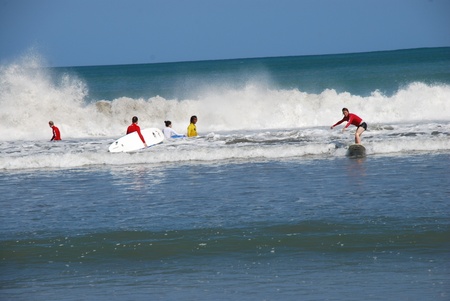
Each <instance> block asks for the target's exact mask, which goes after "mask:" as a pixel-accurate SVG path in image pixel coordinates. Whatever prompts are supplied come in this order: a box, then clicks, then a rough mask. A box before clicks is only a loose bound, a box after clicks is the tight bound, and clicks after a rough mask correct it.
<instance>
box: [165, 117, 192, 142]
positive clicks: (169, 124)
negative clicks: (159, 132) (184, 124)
mask: <svg viewBox="0 0 450 301" xmlns="http://www.w3.org/2000/svg"><path fill="white" fill-rule="evenodd" d="M164 123H165V124H166V127H165V128H164V129H163V133H164V137H166V138H167V139H169V138H181V137H186V136H185V135H181V134H178V133H177V132H175V131H174V130H173V129H172V121H170V120H166V121H164Z"/></svg>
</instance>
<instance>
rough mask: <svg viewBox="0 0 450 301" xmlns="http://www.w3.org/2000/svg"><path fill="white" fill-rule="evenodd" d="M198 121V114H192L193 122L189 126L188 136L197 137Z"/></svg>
mask: <svg viewBox="0 0 450 301" xmlns="http://www.w3.org/2000/svg"><path fill="white" fill-rule="evenodd" d="M196 123H197V116H195V115H193V116H191V123H190V124H189V126H188V128H187V136H188V137H195V136H197V127H196V126H195V124H196Z"/></svg>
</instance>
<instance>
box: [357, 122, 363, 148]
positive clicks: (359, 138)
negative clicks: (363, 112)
mask: <svg viewBox="0 0 450 301" xmlns="http://www.w3.org/2000/svg"><path fill="white" fill-rule="evenodd" d="M363 132H364V128H363V127H362V126H360V127H358V128H357V129H356V132H355V143H356V144H361V134H362V133H363Z"/></svg>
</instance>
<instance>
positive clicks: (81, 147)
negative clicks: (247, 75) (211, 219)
mask: <svg viewBox="0 0 450 301" xmlns="http://www.w3.org/2000/svg"><path fill="white" fill-rule="evenodd" d="M0 82H1V86H0V107H1V110H0V141H2V143H1V146H0V151H1V156H0V169H21V168H47V167H50V168H55V167H56V168H58V167H64V168H71V167H78V166H85V165H96V164H113V165H114V164H133V163H136V164H138V163H171V162H178V163H179V162H192V161H206V162H212V161H220V160H230V159H232V160H234V159H235V160H248V159H252V160H256V159H272V158H277V159H280V158H290V157H296V156H299V157H307V156H322V157H323V156H341V155H345V147H346V146H347V145H348V144H351V143H352V141H353V137H352V134H353V132H354V128H349V129H348V131H347V132H346V133H345V134H342V133H341V132H340V130H339V129H334V130H330V129H329V127H330V125H332V124H334V123H335V122H336V121H338V120H339V119H341V117H342V115H341V108H342V107H348V108H349V109H350V111H352V112H355V113H356V114H358V115H359V116H361V117H362V118H363V119H364V120H365V121H366V122H367V123H368V124H369V130H368V131H367V132H366V133H364V135H363V143H364V144H365V145H366V146H367V149H368V153H369V154H384V153H396V152H413V151H448V150H450V139H449V137H450V102H449V101H448V100H449V99H450V86H448V85H427V84H424V83H420V82H416V83H411V84H410V85H408V86H407V87H405V88H404V89H401V90H399V91H398V92H397V93H395V94H394V95H392V96H389V97H388V96H385V95H383V94H381V93H380V92H378V91H374V92H373V93H372V95H370V96H368V97H361V96H357V95H351V94H349V93H337V92H336V91H335V90H333V89H328V90H325V91H323V92H322V93H320V94H311V93H305V92H302V91H299V90H297V89H292V90H283V89H275V88H271V87H269V86H268V85H267V84H255V83H252V84H250V83H249V84H247V85H246V86H245V87H244V88H242V89H228V90H226V89H223V86H222V87H221V88H220V93H216V92H215V89H214V87H209V88H208V89H205V91H204V92H203V93H199V96H198V97H197V98H196V99H181V100H175V99H164V98H162V97H160V96H154V97H150V98H148V99H133V98H129V97H122V98H117V99H114V100H112V101H97V102H94V103H90V102H88V101H87V96H88V95H89V91H88V90H87V88H86V85H85V83H84V82H83V80H81V79H79V78H76V77H74V76H69V75H64V76H61V77H59V78H55V76H54V75H53V74H52V73H51V71H49V70H48V69H43V68H40V63H39V60H38V59H36V58H34V59H31V60H29V61H26V62H22V63H21V64H12V65H9V66H3V67H1V69H0ZM194 114H195V115H197V116H198V117H199V121H198V123H197V128H198V132H199V134H200V136H201V138H199V139H193V140H189V139H188V140H180V141H175V142H167V141H166V142H165V143H164V144H162V145H159V146H156V147H154V148H150V149H148V150H145V151H142V152H139V154H118V155H117V154H109V153H108V152H107V149H108V146H109V144H110V143H112V142H113V140H115V139H117V138H118V137H120V136H122V135H123V134H124V132H125V130H126V127H127V125H128V124H129V123H130V119H131V117H132V116H133V115H138V116H139V118H140V126H141V127H142V128H147V127H158V128H162V127H163V121H164V120H167V119H170V120H171V121H172V122H173V127H174V129H175V130H176V131H177V132H180V133H184V132H185V129H186V127H187V125H188V121H189V117H190V116H191V115H194ZM49 120H53V121H54V122H55V124H56V125H57V126H58V127H59V129H60V131H61V135H62V138H63V141H61V142H55V143H50V142H48V140H50V137H51V129H50V128H49V126H48V121H49Z"/></svg>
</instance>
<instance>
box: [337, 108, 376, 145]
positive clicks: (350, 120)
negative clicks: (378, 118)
mask: <svg viewBox="0 0 450 301" xmlns="http://www.w3.org/2000/svg"><path fill="white" fill-rule="evenodd" d="M342 114H344V118H342V120H340V121H338V122H336V123H335V124H334V125H332V126H331V129H333V128H334V127H335V126H337V125H339V124H341V123H343V122H344V121H347V125H346V126H345V127H344V128H343V129H342V132H344V131H345V129H346V128H348V127H349V125H350V124H353V125H354V126H356V127H357V128H356V132H355V143H356V144H361V134H362V133H363V132H364V131H365V130H367V123H365V122H364V121H363V120H362V119H361V118H360V117H359V116H358V115H356V114H352V113H350V112H349V111H348V109H347V108H343V109H342Z"/></svg>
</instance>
